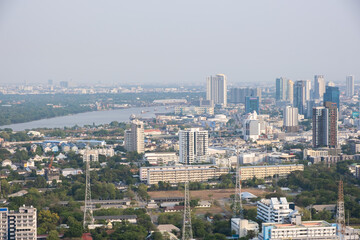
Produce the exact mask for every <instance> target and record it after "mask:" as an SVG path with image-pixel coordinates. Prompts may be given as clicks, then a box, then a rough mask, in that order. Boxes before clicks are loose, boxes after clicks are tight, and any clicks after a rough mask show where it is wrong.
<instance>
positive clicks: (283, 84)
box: [275, 77, 288, 101]
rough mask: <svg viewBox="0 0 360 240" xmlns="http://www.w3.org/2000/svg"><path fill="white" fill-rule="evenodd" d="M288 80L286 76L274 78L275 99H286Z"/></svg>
mask: <svg viewBox="0 0 360 240" xmlns="http://www.w3.org/2000/svg"><path fill="white" fill-rule="evenodd" d="M287 85H288V82H287V80H286V78H283V77H280V78H277V79H276V93H275V98H276V100H277V101H285V100H286V92H287Z"/></svg>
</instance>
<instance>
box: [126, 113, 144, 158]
mask: <svg viewBox="0 0 360 240" xmlns="http://www.w3.org/2000/svg"><path fill="white" fill-rule="evenodd" d="M125 149H126V150H127V151H129V152H138V153H143V152H145V147H144V124H143V122H141V121H139V120H137V119H135V120H133V121H132V122H131V130H126V131H125Z"/></svg>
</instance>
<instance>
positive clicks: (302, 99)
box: [294, 80, 307, 114]
mask: <svg viewBox="0 0 360 240" xmlns="http://www.w3.org/2000/svg"><path fill="white" fill-rule="evenodd" d="M306 84H307V81H305V80H298V81H296V82H295V85H294V107H296V108H297V109H298V110H299V114H305V109H306Z"/></svg>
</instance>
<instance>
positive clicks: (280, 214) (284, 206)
mask: <svg viewBox="0 0 360 240" xmlns="http://www.w3.org/2000/svg"><path fill="white" fill-rule="evenodd" d="M292 211H293V210H292V209H291V208H290V205H289V203H288V201H287V200H286V198H285V197H281V198H280V199H278V198H276V197H275V198H271V199H261V200H260V201H258V202H257V216H256V218H257V219H260V220H261V221H263V222H272V223H283V222H285V219H286V218H287V217H288V216H289V215H290V213H291V212H292Z"/></svg>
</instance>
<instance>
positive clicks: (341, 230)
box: [336, 180, 345, 240]
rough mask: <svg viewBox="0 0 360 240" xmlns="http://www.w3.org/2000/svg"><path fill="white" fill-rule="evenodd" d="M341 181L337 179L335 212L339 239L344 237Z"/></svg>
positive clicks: (343, 207) (343, 205) (343, 206)
mask: <svg viewBox="0 0 360 240" xmlns="http://www.w3.org/2000/svg"><path fill="white" fill-rule="evenodd" d="M343 189H344V188H343V181H342V180H340V181H339V193H338V202H337V212H336V223H337V230H338V235H339V237H340V239H341V240H342V239H344V235H345V204H344V190H343Z"/></svg>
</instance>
